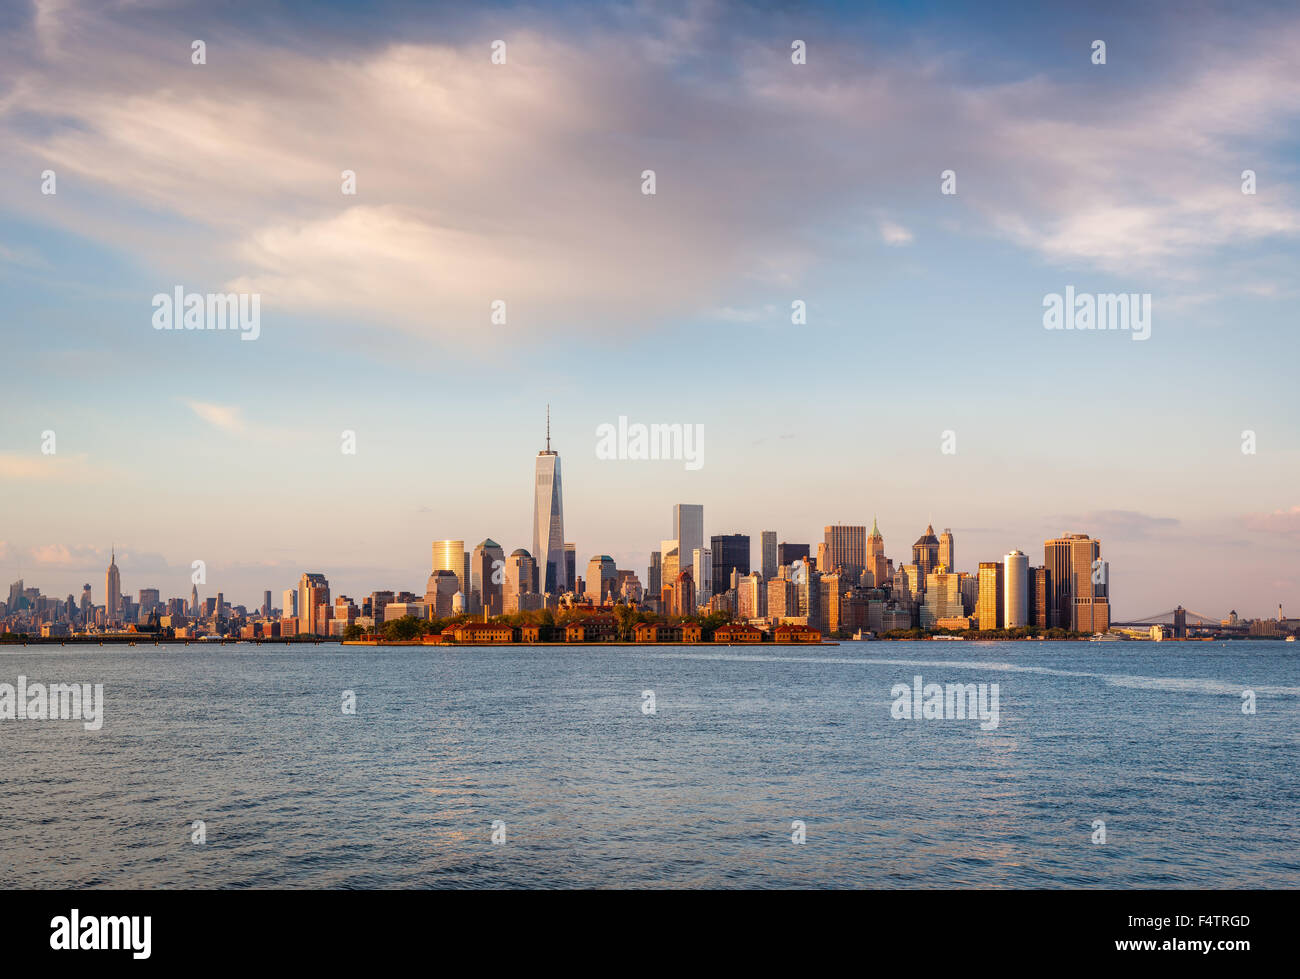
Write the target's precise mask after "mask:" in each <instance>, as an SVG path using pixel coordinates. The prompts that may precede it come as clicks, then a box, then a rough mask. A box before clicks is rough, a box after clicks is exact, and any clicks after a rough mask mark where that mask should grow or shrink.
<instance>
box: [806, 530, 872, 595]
mask: <svg viewBox="0 0 1300 979" xmlns="http://www.w3.org/2000/svg"><path fill="white" fill-rule="evenodd" d="M822 533H823V535H824V537H825V544H826V551H825V559H824V560H822V559H820V558H819V560H818V561H817V570H818V571H822V572H831V571H839V572H841V573H842V577H841V579H840V580H841V581H844V582H849V581H851V582H853V583H854V584H856V583H857V581H858V578H859V577H860V576H861V575H862V570H863V568H865V567H866V566H867V528H866V527H857V526H846V525H844V524H833V525H831V526H828V527H826V528H825V529H824V530H823V531H822Z"/></svg>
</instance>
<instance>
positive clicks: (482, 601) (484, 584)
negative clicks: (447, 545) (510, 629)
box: [469, 537, 506, 615]
mask: <svg viewBox="0 0 1300 979" xmlns="http://www.w3.org/2000/svg"><path fill="white" fill-rule="evenodd" d="M498 562H499V563H498ZM505 567H506V552H505V551H503V550H502V549H501V545H500V544H498V543H497V542H496V541H494V540H493V539H492V538H491V537H488V538H485V539H484V540H483V541H481V542H480V543H479V544H478V546H477V547H475V548H474V554H473V556H472V557H471V558H470V562H469V587H470V591H471V592H473V593H475V594H477V595H478V598H477V602H478V606H479V607H481V608H482V609H483V610H484V611H485V612H487V614H488V615H500V614H501V610H502V601H501V596H502V594H503V591H502V586H503V583H504V582H505V574H506V572H505ZM471 608H473V605H471Z"/></svg>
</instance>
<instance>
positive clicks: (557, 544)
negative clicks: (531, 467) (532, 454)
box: [524, 405, 571, 595]
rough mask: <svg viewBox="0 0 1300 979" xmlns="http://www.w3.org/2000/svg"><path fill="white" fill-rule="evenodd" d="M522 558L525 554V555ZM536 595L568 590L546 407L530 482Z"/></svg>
mask: <svg viewBox="0 0 1300 979" xmlns="http://www.w3.org/2000/svg"><path fill="white" fill-rule="evenodd" d="M524 553H525V554H527V553H528V552H527V551H525V552H524ZM529 556H530V558H531V560H532V561H533V565H534V567H535V568H536V569H537V591H539V592H541V593H543V594H546V593H549V594H551V595H561V594H563V593H564V592H566V591H568V590H569V587H570V585H571V582H570V581H569V580H568V578H567V577H566V575H567V571H568V569H567V568H566V567H565V560H564V496H563V494H562V493H561V491H560V456H559V453H557V452H553V451H551V406H550V405H547V406H546V448H545V449H543V450H542V451H541V452H538V453H537V473H536V478H535V479H534V480H533V553H532V554H531V555H529Z"/></svg>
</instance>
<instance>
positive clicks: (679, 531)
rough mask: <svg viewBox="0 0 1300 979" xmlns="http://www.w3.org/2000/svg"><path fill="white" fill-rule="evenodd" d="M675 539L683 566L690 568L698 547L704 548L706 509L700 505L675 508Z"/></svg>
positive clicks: (691, 504)
mask: <svg viewBox="0 0 1300 979" xmlns="http://www.w3.org/2000/svg"><path fill="white" fill-rule="evenodd" d="M673 539H674V540H675V541H677V548H678V553H680V554H681V562H680V563H681V566H682V567H683V568H685V567H688V566H689V565H690V562H691V557H692V555H694V554H695V549H696V548H697V547H703V546H704V507H703V506H702V505H701V504H699V503H678V504H675V505H674V506H673Z"/></svg>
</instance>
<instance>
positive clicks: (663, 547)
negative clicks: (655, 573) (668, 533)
mask: <svg viewBox="0 0 1300 979" xmlns="http://www.w3.org/2000/svg"><path fill="white" fill-rule="evenodd" d="M659 556H660V560H659V573H660V575H661V576H662V580H661V584H660V586H659V587H660V590H661V591H666V590H668V589H670V588H672V587H674V586H675V585H676V584H677V576H678V575H679V574H680V573H681V570H682V552H681V546H680V544H679V542H678V541H675V540H665V541H660V542H659Z"/></svg>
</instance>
